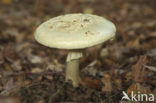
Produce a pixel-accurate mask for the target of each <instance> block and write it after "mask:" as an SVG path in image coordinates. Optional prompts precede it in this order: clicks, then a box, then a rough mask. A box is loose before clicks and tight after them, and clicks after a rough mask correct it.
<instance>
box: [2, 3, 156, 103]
mask: <svg viewBox="0 0 156 103" xmlns="http://www.w3.org/2000/svg"><path fill="white" fill-rule="evenodd" d="M78 12H81V13H92V14H96V15H100V16H103V17H105V18H107V19H109V20H111V21H112V22H113V23H115V25H116V27H117V33H116V38H115V40H113V41H108V42H107V43H104V44H101V45H98V46H95V47H92V48H88V49H86V50H85V56H84V57H83V58H82V59H81V61H80V64H81V65H80V81H79V82H80V84H79V87H78V88H73V87H72V85H71V83H66V82H65V65H66V64H65V61H66V56H67V51H66V50H58V49H52V48H48V47H45V46H42V45H40V44H38V43H37V42H36V41H35V39H34V31H35V29H36V28H37V26H38V25H39V24H41V23H42V22H44V21H46V20H48V19H50V18H52V17H55V16H58V15H63V14H67V13H78ZM123 91H125V92H126V93H127V94H128V95H129V96H130V95H131V92H132V91H134V93H136V94H139V93H140V94H154V95H155V94H156V0H150V1H149V0H51V1H50V0H22V1H21V0H1V1H0V103H134V102H132V101H127V100H124V101H121V99H122V96H123V93H122V92H123ZM155 99H156V98H155ZM7 100H10V102H9V101H8V102H7ZM155 102H156V100H155ZM136 103H141V102H136ZM142 103H149V102H147V101H144V102H142ZM151 103H152V102H151ZM153 103H154V102H153Z"/></svg>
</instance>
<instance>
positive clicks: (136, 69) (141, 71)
mask: <svg viewBox="0 0 156 103" xmlns="http://www.w3.org/2000/svg"><path fill="white" fill-rule="evenodd" d="M146 63H147V57H146V56H140V58H139V60H138V62H137V63H136V64H135V65H133V66H132V72H133V73H132V74H133V80H134V82H145V77H146V72H145V67H144V66H143V65H146Z"/></svg>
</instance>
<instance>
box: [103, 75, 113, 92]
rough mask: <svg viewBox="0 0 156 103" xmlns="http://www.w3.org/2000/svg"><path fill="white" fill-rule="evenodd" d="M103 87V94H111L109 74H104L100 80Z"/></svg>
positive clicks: (111, 87)
mask: <svg viewBox="0 0 156 103" xmlns="http://www.w3.org/2000/svg"><path fill="white" fill-rule="evenodd" d="M101 81H102V83H103V86H102V91H103V92H112V90H113V86H112V82H111V76H110V75H109V74H106V73H104V76H103V78H102V79H101Z"/></svg>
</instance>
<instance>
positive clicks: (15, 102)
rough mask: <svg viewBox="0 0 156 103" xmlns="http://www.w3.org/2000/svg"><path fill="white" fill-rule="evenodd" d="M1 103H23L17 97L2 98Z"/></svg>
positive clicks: (0, 98)
mask: <svg viewBox="0 0 156 103" xmlns="http://www.w3.org/2000/svg"><path fill="white" fill-rule="evenodd" d="M0 103H21V101H20V99H18V98H15V97H0Z"/></svg>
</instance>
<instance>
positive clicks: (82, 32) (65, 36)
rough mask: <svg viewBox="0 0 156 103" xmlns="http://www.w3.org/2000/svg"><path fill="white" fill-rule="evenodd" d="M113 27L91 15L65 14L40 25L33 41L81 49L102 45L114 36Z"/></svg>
mask: <svg viewBox="0 0 156 103" xmlns="http://www.w3.org/2000/svg"><path fill="white" fill-rule="evenodd" d="M115 32H116V28H115V25H114V24H113V23H112V22H110V21H108V20H107V19H105V18H103V17H100V16H96V15H91V14H80V13H79V14H66V15H62V16H58V17H54V18H52V19H50V20H48V21H46V22H44V23H43V24H41V25H40V26H39V27H38V28H37V29H36V31H35V39H36V40H37V41H38V42H39V43H41V44H43V45H45V46H48V47H52V48H60V49H82V48H87V47H91V46H94V45H97V44H100V43H103V42H105V41H107V40H109V39H111V38H113V37H114V36H115Z"/></svg>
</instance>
